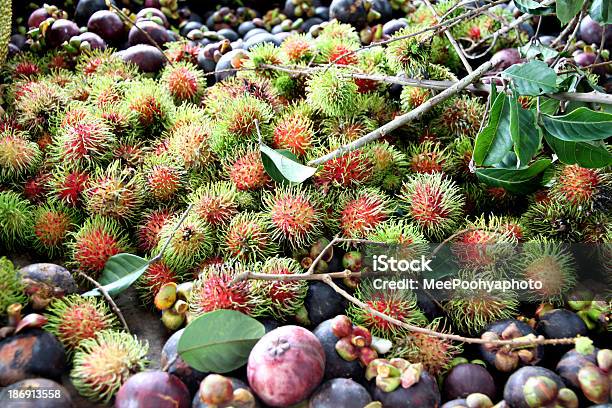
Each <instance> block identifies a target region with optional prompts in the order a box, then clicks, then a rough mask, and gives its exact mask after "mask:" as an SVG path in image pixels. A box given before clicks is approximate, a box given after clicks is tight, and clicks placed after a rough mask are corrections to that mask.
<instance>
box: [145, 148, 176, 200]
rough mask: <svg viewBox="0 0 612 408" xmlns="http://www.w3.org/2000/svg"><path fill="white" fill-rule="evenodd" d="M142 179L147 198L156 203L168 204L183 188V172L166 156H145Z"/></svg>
mask: <svg viewBox="0 0 612 408" xmlns="http://www.w3.org/2000/svg"><path fill="white" fill-rule="evenodd" d="M142 178H143V179H144V185H145V189H146V192H147V196H148V197H150V198H151V199H152V200H153V201H155V202H158V203H169V202H170V201H172V199H173V198H175V197H176V196H177V194H178V193H179V192H180V191H181V190H182V189H183V187H185V171H184V170H183V169H182V168H181V167H180V166H179V165H178V164H176V163H174V162H173V160H172V159H171V158H169V157H167V155H150V156H147V158H146V159H145V162H144V165H143V168H142Z"/></svg>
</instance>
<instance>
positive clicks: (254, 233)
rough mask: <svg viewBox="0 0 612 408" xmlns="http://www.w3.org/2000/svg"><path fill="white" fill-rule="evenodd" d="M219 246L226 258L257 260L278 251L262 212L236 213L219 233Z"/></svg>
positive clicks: (247, 260)
mask: <svg viewBox="0 0 612 408" xmlns="http://www.w3.org/2000/svg"><path fill="white" fill-rule="evenodd" d="M221 247H222V249H223V254H225V257H226V258H227V259H228V260H236V261H240V262H257V261H262V260H264V259H266V258H267V257H269V256H272V255H274V254H275V253H277V252H278V245H277V243H276V242H275V240H274V239H273V238H272V234H271V233H270V227H269V225H268V224H267V223H266V218H265V216H264V214H261V213H253V212H243V213H240V214H238V215H236V216H235V217H234V218H233V219H232V221H231V222H230V223H229V225H228V226H227V227H226V228H225V229H224V230H223V232H222V234H221Z"/></svg>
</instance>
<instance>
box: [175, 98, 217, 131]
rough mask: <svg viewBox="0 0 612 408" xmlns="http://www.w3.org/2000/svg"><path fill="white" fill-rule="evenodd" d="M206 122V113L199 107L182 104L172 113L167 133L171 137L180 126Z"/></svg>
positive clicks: (191, 104)
mask: <svg viewBox="0 0 612 408" xmlns="http://www.w3.org/2000/svg"><path fill="white" fill-rule="evenodd" d="M207 120H208V117H207V116H206V113H205V112H204V110H203V109H201V108H200V107H199V106H197V105H194V104H193V103H182V104H180V105H179V106H177V107H176V109H175V110H174V112H172V116H171V117H170V125H169V127H168V130H167V132H168V134H170V135H171V134H173V133H174V131H175V130H176V129H178V128H180V127H182V126H187V125H190V124H192V123H196V124H203V123H204V122H206V121H207Z"/></svg>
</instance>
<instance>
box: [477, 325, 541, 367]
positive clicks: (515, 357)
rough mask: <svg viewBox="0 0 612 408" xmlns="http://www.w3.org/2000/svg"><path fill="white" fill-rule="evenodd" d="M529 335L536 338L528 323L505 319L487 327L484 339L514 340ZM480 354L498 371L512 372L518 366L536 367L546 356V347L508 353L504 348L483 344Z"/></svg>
mask: <svg viewBox="0 0 612 408" xmlns="http://www.w3.org/2000/svg"><path fill="white" fill-rule="evenodd" d="M528 335H532V336H535V331H534V330H533V329H532V328H531V326H529V325H528V324H527V323H525V322H521V321H520V320H516V319H504V320H498V321H496V322H493V323H491V324H489V325H488V326H487V327H485V329H484V334H483V335H482V337H483V338H485V337H491V338H494V339H501V340H512V339H517V338H520V337H524V336H528ZM480 354H481V355H482V358H483V359H484V360H485V361H486V362H487V363H488V364H489V365H491V366H492V367H495V368H496V369H497V370H498V371H501V372H512V371H514V370H515V369H516V368H517V367H518V366H523V365H535V364H537V363H538V362H540V360H542V357H543V355H544V347H543V346H537V347H536V348H534V349H522V350H516V351H507V350H506V349H505V348H503V347H496V346H494V345H493V346H490V345H486V344H481V345H480Z"/></svg>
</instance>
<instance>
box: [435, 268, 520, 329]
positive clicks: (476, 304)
mask: <svg viewBox="0 0 612 408" xmlns="http://www.w3.org/2000/svg"><path fill="white" fill-rule="evenodd" d="M456 277H457V278H458V279H460V280H462V281H464V282H479V281H482V280H485V281H486V280H495V279H497V280H499V279H500V277H499V276H490V275H489V274H487V275H483V274H480V273H476V272H474V271H471V270H463V271H460V272H459V273H458V274H457V275H456ZM518 305H519V302H518V299H517V295H516V293H515V292H513V291H510V290H497V289H493V290H488V289H486V288H484V287H478V288H469V289H462V288H458V289H456V290H455V291H454V293H453V294H452V296H451V298H450V299H449V300H448V301H447V302H446V303H445V305H444V310H445V312H446V314H447V316H448V318H449V319H450V320H451V322H452V323H453V326H454V327H456V328H457V329H458V330H460V331H462V332H465V333H469V334H477V333H479V332H480V331H481V330H482V329H483V328H484V327H485V326H486V325H487V324H489V323H491V322H494V321H496V320H501V319H510V318H513V317H514V316H516V313H517V308H518Z"/></svg>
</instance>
